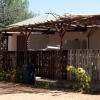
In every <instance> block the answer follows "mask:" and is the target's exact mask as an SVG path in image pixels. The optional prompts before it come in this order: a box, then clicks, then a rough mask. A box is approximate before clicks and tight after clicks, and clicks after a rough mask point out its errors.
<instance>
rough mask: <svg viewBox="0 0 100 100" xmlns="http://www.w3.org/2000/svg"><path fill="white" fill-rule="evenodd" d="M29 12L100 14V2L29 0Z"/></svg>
mask: <svg viewBox="0 0 100 100" xmlns="http://www.w3.org/2000/svg"><path fill="white" fill-rule="evenodd" d="M29 11H32V12H33V13H37V14H43V13H48V12H51V13H55V14H58V15H64V14H65V13H71V14H100V0H29Z"/></svg>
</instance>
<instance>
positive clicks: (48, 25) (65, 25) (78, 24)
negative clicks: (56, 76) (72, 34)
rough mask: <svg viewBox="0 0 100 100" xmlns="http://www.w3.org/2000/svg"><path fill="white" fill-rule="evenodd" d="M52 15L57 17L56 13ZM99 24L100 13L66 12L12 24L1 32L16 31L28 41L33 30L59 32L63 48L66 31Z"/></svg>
mask: <svg viewBox="0 0 100 100" xmlns="http://www.w3.org/2000/svg"><path fill="white" fill-rule="evenodd" d="M52 15H53V16H54V17H55V15H54V14H52ZM40 18H41V17H40ZM37 20H40V19H37ZM26 21H28V20H26ZM22 22H25V21H22ZM99 25H100V15H72V14H65V15H64V16H58V17H55V19H53V20H52V19H50V20H46V21H42V22H36V23H34V24H31V23H29V24H28V23H27V24H21V23H18V24H17V23H16V24H12V25H10V26H8V27H6V28H3V29H1V30H0V33H1V34H2V35H5V34H14V33H15V34H20V35H26V36H27V38H26V41H27V40H28V38H29V36H30V34H31V33H32V32H41V33H50V32H51V33H52V32H57V33H58V34H59V36H60V50H62V40H63V36H64V35H65V33H66V31H74V30H79V31H84V30H85V29H86V28H87V27H89V26H91V27H92V29H93V27H98V26H99ZM89 34H90V32H89ZM26 43H27V42H26ZM26 45H27V44H26Z"/></svg>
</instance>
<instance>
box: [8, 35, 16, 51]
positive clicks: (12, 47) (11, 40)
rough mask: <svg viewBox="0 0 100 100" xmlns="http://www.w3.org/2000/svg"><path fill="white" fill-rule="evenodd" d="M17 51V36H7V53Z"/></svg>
mask: <svg viewBox="0 0 100 100" xmlns="http://www.w3.org/2000/svg"><path fill="white" fill-rule="evenodd" d="M16 50H17V36H16V35H13V36H9V37H8V51H16Z"/></svg>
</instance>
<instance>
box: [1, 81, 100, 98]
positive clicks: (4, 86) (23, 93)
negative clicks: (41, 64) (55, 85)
mask: <svg viewBox="0 0 100 100" xmlns="http://www.w3.org/2000/svg"><path fill="white" fill-rule="evenodd" d="M0 100H100V94H98V95H90V94H82V93H78V92H76V93H74V92H69V91H67V90H66V91H63V90H54V89H42V88H36V87H30V86H25V85H21V84H14V83H7V82H0Z"/></svg>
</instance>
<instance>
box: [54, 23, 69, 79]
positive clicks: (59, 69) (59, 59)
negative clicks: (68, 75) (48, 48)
mask: <svg viewBox="0 0 100 100" xmlns="http://www.w3.org/2000/svg"><path fill="white" fill-rule="evenodd" d="M70 25H71V23H69V24H67V25H66V27H65V25H64V23H60V24H58V25H56V26H55V27H56V30H57V32H58V34H59V37H60V50H59V52H58V56H57V62H58V63H57V66H56V67H57V68H56V70H57V71H56V72H57V73H56V74H57V76H56V77H57V78H58V79H62V66H63V62H62V61H63V37H64V35H65V33H66V31H67V29H68V28H69V27H70Z"/></svg>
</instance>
